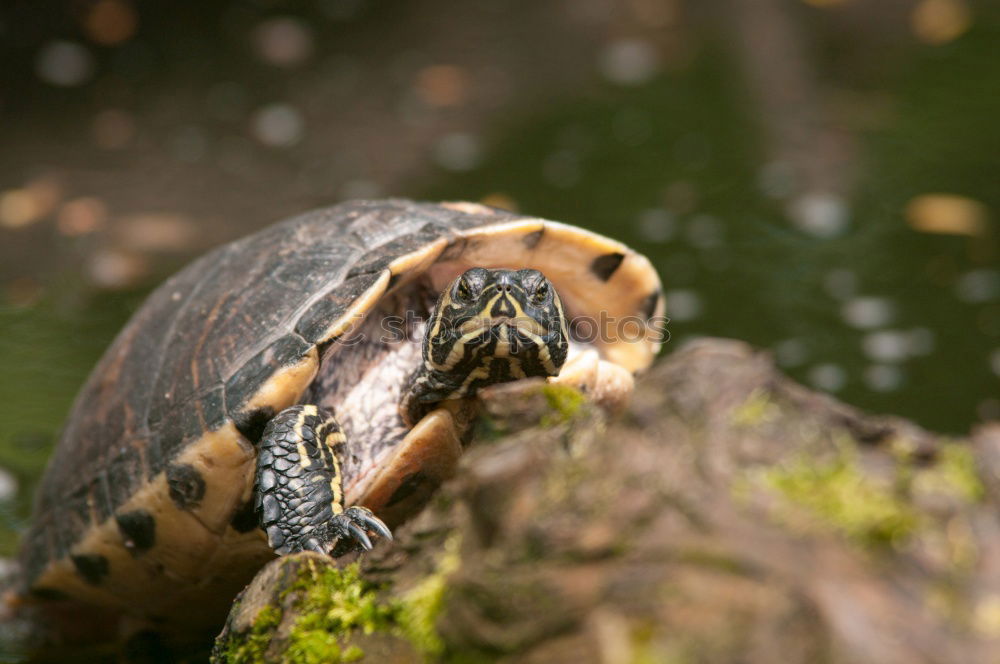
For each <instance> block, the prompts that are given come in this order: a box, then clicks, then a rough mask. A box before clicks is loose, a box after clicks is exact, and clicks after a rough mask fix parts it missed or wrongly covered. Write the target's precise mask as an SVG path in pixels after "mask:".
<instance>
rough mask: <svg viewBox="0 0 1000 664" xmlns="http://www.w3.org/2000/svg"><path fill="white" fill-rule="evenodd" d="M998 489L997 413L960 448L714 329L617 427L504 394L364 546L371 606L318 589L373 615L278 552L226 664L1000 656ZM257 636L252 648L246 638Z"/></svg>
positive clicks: (883, 662) (230, 638) (230, 637)
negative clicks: (390, 524)
mask: <svg viewBox="0 0 1000 664" xmlns="http://www.w3.org/2000/svg"><path fill="white" fill-rule="evenodd" d="M998 500H1000V427H992V428H984V429H982V430H981V431H979V432H978V433H977V434H976V435H975V436H973V438H972V439H971V440H948V439H944V438H942V437H939V436H936V435H934V434H931V433H928V432H926V431H924V430H922V429H920V428H919V427H917V426H916V425H914V424H912V423H910V422H907V421H904V420H902V419H899V418H893V417H876V416H868V415H865V414H863V413H861V412H859V411H858V410H856V409H854V408H851V407H848V406H846V405H843V404H841V403H838V402H837V401H835V400H833V399H832V398H830V397H828V396H824V395H821V394H817V393H815V392H812V391H810V390H807V389H805V388H803V387H801V386H800V385H798V384H796V383H794V382H792V381H791V380H789V379H788V378H786V377H785V376H783V375H782V374H780V373H779V372H778V371H777V370H776V369H775V367H774V364H773V363H772V361H771V359H770V357H769V356H768V355H766V354H764V353H760V352H757V351H755V350H753V349H751V348H750V347H748V346H746V345H745V344H742V343H739V342H735V341H724V340H707V341H702V342H699V343H696V344H693V345H690V346H688V347H686V348H684V349H682V350H680V351H678V352H676V353H674V354H673V355H672V356H670V357H668V358H666V359H664V360H663V361H661V362H660V363H659V364H658V365H657V366H656V367H655V368H654V369H653V370H652V371H651V372H650V373H649V374H648V375H646V376H645V377H643V378H642V379H641V380H640V381H639V383H638V388H637V392H636V394H635V396H634V399H633V401H632V405H631V407H630V409H629V410H628V411H627V412H626V413H625V414H624V415H623V416H621V417H618V418H617V419H615V420H612V421H608V420H607V419H606V418H605V417H604V416H603V415H602V414H601V413H599V412H597V411H596V410H595V409H593V408H592V407H589V406H587V405H586V404H584V405H580V404H579V403H577V402H576V401H574V400H573V399H572V398H566V395H564V394H553V393H552V392H551V391H549V390H547V388H542V387H539V389H538V390H537V391H536V392H534V393H533V394H529V395H527V396H523V397H521V398H499V399H492V400H490V401H488V402H487V405H486V412H485V414H484V415H483V416H482V420H481V422H480V424H479V435H478V436H477V442H476V443H475V444H473V445H472V446H471V447H470V449H469V450H468V451H467V453H466V454H465V456H464V458H463V460H462V463H461V470H460V472H459V474H458V476H457V477H456V478H455V479H453V480H452V481H451V482H449V483H447V484H446V485H445V486H444V487H443V488H442V490H441V491H440V492H439V493H438V494H437V496H436V497H435V498H434V500H433V501H432V503H431V505H429V506H428V507H427V509H425V510H424V511H423V512H422V513H421V514H420V515H419V516H418V517H416V518H415V519H413V520H412V521H411V522H410V523H408V524H406V525H404V526H402V527H401V528H400V529H399V530H398V532H397V538H396V541H395V542H393V543H388V544H382V545H379V546H378V547H377V548H376V550H375V551H374V552H372V553H371V554H369V555H367V556H366V557H364V558H363V559H362V560H361V562H360V577H359V578H358V579H357V580H356V581H355V583H357V584H359V585H360V587H361V590H360V591H359V593H358V595H357V597H355V599H349V600H344V599H343V598H342V597H341V596H342V595H343V593H342V589H341V590H336V591H335V592H334V591H331V592H330V593H326V592H325V591H321V592H319V596H320V597H321V598H326V597H327V596H330V597H334V595H336V597H335V598H334V599H333V600H331V602H332V604H331V605H329V606H328V605H324V606H323V607H322V608H321V610H320V613H324V612H325V613H324V615H334V614H336V613H337V610H346V609H345V608H344V607H343V603H344V602H345V601H347V603H348V604H350V603H352V602H355V600H356V599H357V598H358V597H360V598H361V600H359V601H361V603H365V602H368V603H370V605H371V606H373V607H376V608H374V609H371V611H369V613H371V615H372V616H375V617H374V618H372V619H371V620H370V621H368V622H364V621H358V620H356V621H354V622H351V621H350V620H348V621H344V620H339V619H338V620H339V621H338V620H333V621H327V622H324V621H323V620H322V619H316V617H315V615H316V611H317V609H316V606H315V605H316V597H317V594H316V593H315V592H314V593H313V595H312V596H311V597H312V599H310V600H309V601H308V602H307V601H304V600H303V599H302V597H301V595H302V592H301V591H302V588H304V587H306V586H308V587H310V588H313V589H315V588H323V583H328V582H329V575H328V576H327V577H326V580H324V577H323V574H320V573H318V572H316V570H317V569H326V568H330V569H333V567H334V566H335V565H341V564H342V563H341V562H340V561H337V562H332V561H328V560H324V559H321V558H319V557H315V556H289V557H285V558H282V559H279V560H277V561H275V562H273V563H272V564H271V565H270V566H268V567H267V568H265V569H264V570H263V571H262V572H261V573H260V575H259V576H258V578H257V579H256V580H255V581H254V582H253V583H252V584H251V586H250V587H249V588H248V590H247V591H245V593H244V595H243V596H242V597H241V600H240V601H238V602H237V604H236V606H235V607H234V610H233V613H232V614H231V616H230V619H229V622H228V624H227V626H226V629H225V630H224V632H223V634H222V635H220V638H219V640H218V642H217V649H216V660H217V661H274V658H279V659H280V657H282V656H284V657H291V656H290V655H289V654H288V653H290V652H294V653H299V652H304V651H301V650H296V649H295V648H299V646H300V645H301V643H300V642H301V641H302V640H303V639H305V640H311V641H316V630H319V633H320V635H321V636H322V635H323V634H327V635H329V636H330V638H331V643H332V642H335V643H336V644H337V645H336V652H335V653H333V655H330V661H334V660H335V659H336V658H337V657H340V658H342V659H345V660H349V659H352V658H354V659H356V658H358V657H364V658H365V661H399V662H409V661H424V658H428V659H430V660H431V661H434V660H439V659H440V660H457V661H480V660H485V661H493V660H502V661H518V662H522V661H523V662H557V663H558V662H602V663H612V664H617V663H618V662H621V663H628V662H720V663H721V662H733V661H740V662H762V663H764V662H767V663H771V662H778V661H780V662H788V663H793V662H803V663H805V662H810V663H811V662H844V663H848V662H850V663H852V664H855V663H856V664H863V663H866V662H871V663H876V662H877V663H879V664H894V663H896V662H899V663H900V664H903V663H906V664H914V663H917V662H997V661H1000V519H998V516H997V515H998V513H1000V510H998V505H997V503H998ZM303 570H306V571H305V572H304V571H303ZM303 574H305V575H306V577H307V578H309V579H313V581H314V582H311V583H309V584H306V585H303V583H302V578H303ZM331 574H333V575H334V576H335V575H337V574H341V573H340V572H336V571H334V572H331ZM337 578H340V577H337ZM341 582H342V579H341V580H340V581H338V583H341ZM295 583H298V586H295V585H294V584H295ZM289 588H292V590H291V591H290V590H289ZM296 588H298V590H296ZM338 593H339V594H338ZM310 602H311V604H310ZM330 606H333V607H334V608H336V607H340V609H337V610H334V609H331V608H330ZM352 606H353V608H354V609H357V607H356V606H354V605H353V604H352ZM365 606H368V604H365ZM275 607H276V610H275ZM350 608H351V607H347V609H350ZM352 610H353V609H352ZM365 610H366V611H367V610H368V609H365ZM262 612H264V613H263V614H262ZM355 613H358V611H355ZM261 615H265V617H267V618H268V620H267V621H264V623H265V624H262V622H261V621H260V620H259V617H260V616H261ZM304 621H305V622H304ZM307 622H308V626H309V629H310V630H312V631H311V632H310V634H311V635H310V636H308V637H303V635H302V634H303V629H304V628H303V625H306V623H307ZM255 630H256V631H255ZM366 632H367V633H366ZM251 635H252V638H254V639H256V643H258V644H261V647H262V648H263V650H261V652H262V653H266V656H265V655H264V654H262V655H261V657H262V659H260V660H256V659H254V657H256V654H255V651H254V650H253V648H243V650H242V651H239V652H237V650H238V648H239V647H240V646H245V645H246V644H247V643H248V639H249V638H251ZM309 652H314V651H309ZM234 653H235V654H234ZM315 653H317V654H318V655H322V648H317V649H316V650H315ZM268 658H271V659H268ZM303 661H304V659H303Z"/></svg>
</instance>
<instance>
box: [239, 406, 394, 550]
mask: <svg viewBox="0 0 1000 664" xmlns="http://www.w3.org/2000/svg"><path fill="white" fill-rule="evenodd" d="M344 444H345V441H344V434H343V433H342V432H341V430H340V425H339V424H338V423H337V420H336V419H335V418H334V417H333V416H332V415H330V414H328V413H326V412H324V411H322V410H320V409H319V408H317V407H316V406H292V407H291V408H286V409H285V410H283V411H281V412H280V413H278V414H277V415H276V416H275V417H273V418H272V419H271V421H270V422H268V424H267V426H266V427H265V428H264V434H263V436H262V437H261V442H260V451H259V452H258V454H257V473H256V476H255V482H254V507H255V509H256V511H257V514H258V516H259V518H260V523H261V527H262V528H263V529H264V532H266V533H267V542H268V544H269V545H270V546H271V548H272V549H274V551H275V553H278V554H282V555H283V554H286V553H294V552H296V551H316V552H318V553H323V554H330V553H332V554H334V555H340V554H343V553H346V552H348V551H351V550H355V549H364V550H368V549H371V548H372V543H371V539H370V538H369V535H371V534H374V535H380V536H382V537H385V538H386V539H392V535H391V534H390V532H389V529H388V528H387V527H386V525H385V524H384V523H382V521H381V520H379V519H378V518H377V517H376V516H375V515H374V514H372V513H371V511H370V510H368V509H366V508H364V507H348V508H346V509H345V507H344V492H343V487H342V484H341V480H342V478H341V472H340V469H341V461H342V458H343V454H344Z"/></svg>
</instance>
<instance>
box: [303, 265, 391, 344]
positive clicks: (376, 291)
mask: <svg viewBox="0 0 1000 664" xmlns="http://www.w3.org/2000/svg"><path fill="white" fill-rule="evenodd" d="M397 260H398V259H397ZM391 278H392V272H391V271H390V270H388V269H386V270H383V271H382V272H381V273H380V274H379V276H378V279H376V280H375V283H373V284H372V285H371V286H369V287H368V289H367V290H366V291H365V292H364V293H362V294H361V295H360V296H359V297H358V298H356V299H355V300H354V302H352V303H351V306H349V307H348V308H347V309H346V310H345V311H344V313H343V314H341V316H340V318H338V319H337V320H336V321H335V322H334V324H333V325H331V326H330V327H329V328H328V329H327V330H326V331H325V332H323V334H322V335H320V338H319V343H321V344H322V343H324V342H326V341H330V340H331V339H336V338H338V337H341V336H344V335H346V334H348V333H350V332H353V331H354V329H355V328H357V327H358V325H360V324H361V323H362V321H364V319H365V314H367V313H368V312H369V311H371V310H372V309H373V308H374V307H375V305H376V304H377V303H378V301H379V300H380V299H382V296H383V295H385V291H386V289H387V288H388V287H389V280H390V279H391Z"/></svg>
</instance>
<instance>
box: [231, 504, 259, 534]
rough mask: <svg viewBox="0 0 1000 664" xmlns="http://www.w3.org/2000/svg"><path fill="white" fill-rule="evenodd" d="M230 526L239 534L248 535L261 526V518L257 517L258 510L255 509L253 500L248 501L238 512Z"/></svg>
mask: <svg viewBox="0 0 1000 664" xmlns="http://www.w3.org/2000/svg"><path fill="white" fill-rule="evenodd" d="M229 525H231V526H232V527H233V530H235V531H236V532H238V533H248V532H250V531H251V530H254V529H255V528H257V527H258V526H259V525H260V518H259V517H258V516H257V510H255V509H254V506H253V501H252V500H248V501H247V502H246V503H245V504H244V505H243V506H242V507H240V508H239V509H238V510H236V514H234V515H233V519H232V521H230V522H229Z"/></svg>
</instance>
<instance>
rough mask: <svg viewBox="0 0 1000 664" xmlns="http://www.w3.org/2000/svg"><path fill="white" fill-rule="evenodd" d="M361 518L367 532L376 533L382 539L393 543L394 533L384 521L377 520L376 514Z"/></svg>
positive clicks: (364, 515)
mask: <svg viewBox="0 0 1000 664" xmlns="http://www.w3.org/2000/svg"><path fill="white" fill-rule="evenodd" d="M360 518H361V521H362V523H364V526H365V529H366V530H368V531H374V532H375V534H376V535H378V536H379V537H381V538H382V539H387V540H389V541H390V542H391V541H392V531H391V530H389V527H388V526H386V525H385V524H384V523H382V519H379V518H377V517H376V516H375V515H374V514H363V515H361V517H360Z"/></svg>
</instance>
